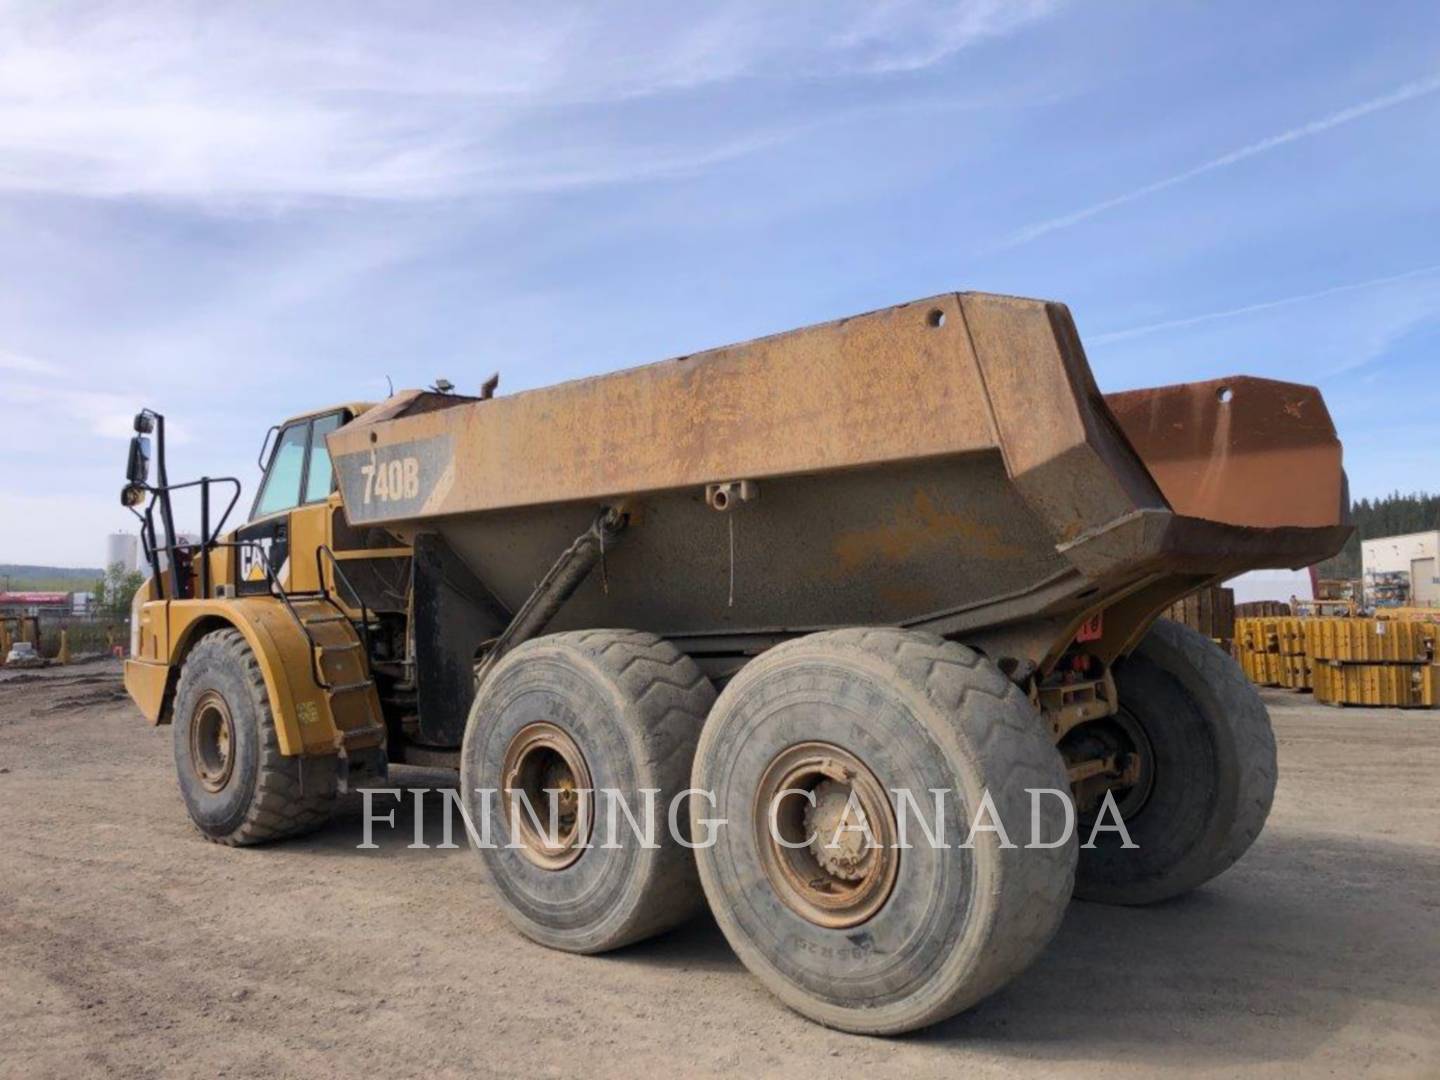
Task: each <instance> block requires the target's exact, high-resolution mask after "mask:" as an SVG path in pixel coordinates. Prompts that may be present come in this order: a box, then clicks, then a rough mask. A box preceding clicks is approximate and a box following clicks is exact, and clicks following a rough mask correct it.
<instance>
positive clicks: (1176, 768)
mask: <svg viewBox="0 0 1440 1080" xmlns="http://www.w3.org/2000/svg"><path fill="white" fill-rule="evenodd" d="M1115 684H1116V688H1117V689H1118V691H1119V697H1120V710H1121V712H1122V713H1123V714H1125V716H1126V717H1128V718H1129V719H1130V720H1133V721H1134V722H1135V723H1136V724H1138V725H1139V727H1140V729H1141V730H1142V731H1143V732H1144V735H1145V741H1147V742H1148V744H1149V746H1148V748H1147V749H1148V751H1149V752H1150V753H1151V754H1152V755H1153V781H1152V782H1151V785H1150V790H1149V794H1148V796H1147V797H1146V798H1145V801H1144V804H1143V805H1141V806H1140V807H1139V808H1138V809H1137V810H1135V811H1134V812H1133V813H1132V814H1131V815H1130V816H1127V817H1126V818H1125V827H1126V830H1127V831H1128V833H1129V835H1130V839H1131V841H1132V842H1133V843H1135V844H1138V845H1139V846H1138V847H1137V848H1134V849H1124V848H1122V847H1121V843H1122V839H1121V837H1120V836H1119V834H1118V833H1114V832H1102V833H1100V834H1099V835H1097V836H1096V838H1095V847H1094V848H1082V849H1081V851H1080V866H1079V870H1078V872H1077V876H1076V882H1075V895H1076V896H1077V897H1079V898H1080V899H1083V900H1097V901H1101V902H1103V903H1110V904H1150V903H1155V902H1156V901H1160V900H1168V899H1169V898H1171V897H1173V896H1179V895H1181V894H1182V893H1187V892H1189V891H1190V890H1191V889H1194V888H1196V887H1198V886H1200V885H1202V884H1204V883H1205V882H1207V881H1209V880H1210V879H1211V878H1213V877H1215V876H1216V875H1217V874H1220V873H1222V872H1223V871H1225V870H1227V869H1228V868H1229V867H1230V866H1232V865H1234V863H1235V861H1236V860H1237V859H1239V858H1240V856H1241V855H1243V854H1244V853H1245V851H1246V850H1247V849H1248V848H1249V847H1250V845H1251V844H1252V843H1254V842H1255V838H1256V837H1257V836H1259V835H1260V831H1261V829H1263V828H1264V827H1265V819H1266V817H1268V816H1269V813H1270V805H1271V803H1272V802H1273V801H1274V798H1275V780H1276V775H1277V770H1276V762H1275V736H1274V733H1273V732H1272V731H1271V728H1270V716H1269V713H1267V712H1266V710H1265V704H1264V702H1262V701H1261V700H1260V695H1259V694H1257V693H1256V692H1255V688H1254V686H1252V685H1251V684H1250V682H1249V680H1248V679H1246V678H1245V675H1244V673H1243V672H1242V671H1241V670H1240V668H1239V665H1237V664H1236V663H1235V661H1234V660H1232V659H1231V658H1230V657H1229V656H1228V655H1226V653H1225V652H1224V651H1223V650H1221V649H1220V648H1219V646H1217V645H1216V644H1215V643H1214V642H1213V641H1211V640H1210V639H1209V638H1207V637H1205V636H1204V635H1203V634H1201V633H1199V632H1198V631H1196V630H1192V629H1190V628H1189V627H1187V626H1182V625H1181V624H1179V623H1175V622H1172V621H1170V620H1169V619H1161V620H1159V621H1158V622H1156V623H1155V625H1154V627H1153V628H1152V629H1151V630H1150V632H1149V633H1148V634H1147V635H1146V637H1145V638H1144V640H1143V641H1141V643H1140V645H1139V647H1138V648H1137V649H1136V650H1135V652H1134V653H1132V654H1131V655H1130V656H1129V657H1127V658H1126V659H1125V660H1124V661H1122V662H1121V663H1120V664H1119V665H1117V666H1116V669H1115ZM1117 801H1120V800H1118V799H1117ZM1107 823H1108V822H1107ZM1079 832H1080V835H1081V836H1082V837H1086V836H1088V835H1089V824H1088V823H1087V822H1084V821H1082V822H1081V824H1080V827H1079Z"/></svg>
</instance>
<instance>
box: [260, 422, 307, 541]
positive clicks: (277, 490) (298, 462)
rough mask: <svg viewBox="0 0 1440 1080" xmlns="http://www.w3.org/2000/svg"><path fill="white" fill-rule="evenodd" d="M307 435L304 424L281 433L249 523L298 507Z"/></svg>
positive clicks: (291, 426) (296, 425)
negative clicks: (255, 519)
mask: <svg viewBox="0 0 1440 1080" xmlns="http://www.w3.org/2000/svg"><path fill="white" fill-rule="evenodd" d="M309 431H310V424H309V422H308V421H307V422H305V423H300V424H291V425H290V426H289V427H287V428H286V429H285V430H284V431H282V432H280V438H279V439H278V440H277V441H276V443H275V452H274V453H273V454H271V456H270V468H269V469H267V470H266V472H265V483H264V486H263V487H261V489H260V497H259V498H258V499H256V500H255V512H254V513H252V514H251V515H250V517H251V519H252V520H253V519H254V518H262V517H265V516H266V515H268V514H274V513H276V512H278V511H280V510H288V509H290V508H291V507H292V506H297V505H299V502H300V478H301V476H303V475H304V472H305V446H306V443H307V441H308V435H309Z"/></svg>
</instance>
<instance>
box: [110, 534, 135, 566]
mask: <svg viewBox="0 0 1440 1080" xmlns="http://www.w3.org/2000/svg"><path fill="white" fill-rule="evenodd" d="M116 563H119V564H120V565H121V567H122V568H123V569H124V571H125V573H127V574H128V573H131V572H132V571H135V570H138V569H140V538H139V537H138V536H136V535H135V534H134V533H123V532H117V533H111V534H110V535H109V536H107V537H106V538H105V569H106V570H109V569H110V567H112V566H114V565H115V564H116Z"/></svg>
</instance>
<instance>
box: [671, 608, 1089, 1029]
mask: <svg viewBox="0 0 1440 1080" xmlns="http://www.w3.org/2000/svg"><path fill="white" fill-rule="evenodd" d="M691 785H692V786H693V787H696V788H701V789H705V790H709V791H714V792H715V793H716V796H717V805H716V806H715V807H714V808H713V810H710V811H709V813H708V815H706V814H705V810H706V808H702V807H700V806H698V805H697V806H696V807H695V821H694V822H693V823H692V826H691V828H692V832H694V833H695V834H696V835H697V837H698V838H700V839H702V840H703V839H704V832H703V829H704V824H703V822H702V816H709V817H713V818H717V819H724V820H726V821H728V825H727V826H726V827H725V828H724V829H722V830H719V831H718V832H717V834H716V835H717V841H716V842H715V844H714V845H713V846H710V847H703V846H702V847H700V848H698V849H697V850H696V852H695V855H696V861H697V863H698V865H699V869H700V879H701V882H702V884H703V885H704V888H705V895H706V896H707V897H708V898H709V901H710V908H711V910H712V911H713V912H714V914H715V919H716V921H717V922H718V923H719V924H720V928H721V930H722V931H723V932H724V934H725V937H726V938H727V939H728V940H729V942H730V944H731V946H732V947H733V948H734V950H735V952H736V953H737V954H738V955H739V957H740V959H741V961H742V962H743V963H744V964H745V966H746V967H747V968H749V969H750V971H751V972H753V973H754V974H755V975H756V976H757V977H758V978H759V979H760V981H761V982H762V983H764V985H765V986H766V987H767V988H768V989H769V990H771V991H772V992H773V993H774V994H775V995H776V996H777V997H779V998H780V999H781V1001H783V1002H784V1003H785V1004H786V1005H789V1006H790V1007H791V1008H792V1009H794V1010H796V1011H797V1012H799V1013H802V1014H803V1015H805V1016H808V1017H810V1018H811V1019H813V1020H816V1021H819V1022H820V1023H822V1024H825V1025H827V1026H830V1027H835V1028H840V1029H842V1030H845V1031H851V1032H856V1033H860V1034H870V1035H890V1034H896V1033H899V1032H904V1031H911V1030H913V1029H915V1028H920V1027H924V1026H926V1025H928V1024H932V1023H935V1022H936V1021H938V1020H943V1019H944V1018H946V1017H948V1016H951V1015H953V1014H954V1013H957V1012H959V1011H961V1010H962V1009H965V1008H967V1007H969V1006H971V1005H973V1004H975V1003H976V1002H978V1001H979V1000H981V999H982V998H984V997H985V996H986V995H987V994H990V993H992V992H993V991H995V990H996V989H998V988H999V987H1000V986H1001V985H1003V984H1004V983H1005V982H1006V981H1008V980H1009V979H1011V978H1013V977H1014V976H1015V975H1017V974H1019V973H1020V972H1021V971H1023V970H1024V969H1025V968H1026V967H1028V966H1029V965H1030V963H1031V962H1032V961H1034V959H1035V958H1036V956H1038V955H1039V953H1040V951H1041V949H1043V948H1044V946H1045V944H1046V942H1048V941H1049V940H1050V938H1051V936H1052V935H1053V934H1054V932H1055V929H1056V928H1057V927H1058V926H1059V924H1060V920H1061V917H1062V916H1063V914H1064V912H1065V909H1066V906H1067V904H1068V903H1069V900H1070V895H1071V891H1072V889H1073V885H1074V873H1075V840H1074V837H1073V835H1072V836H1070V837H1069V838H1068V839H1067V838H1066V837H1065V803H1064V801H1063V800H1064V796H1065V793H1066V792H1067V791H1068V784H1067V781H1066V775H1065V768H1064V765H1063V763H1062V761H1061V759H1060V755H1059V753H1058V752H1057V751H1056V749H1055V747H1054V745H1053V744H1052V742H1051V741H1050V739H1049V737H1048V735H1047V733H1046V730H1045V726H1044V724H1043V722H1042V720H1041V718H1040V716H1039V714H1038V713H1037V711H1036V710H1035V708H1034V706H1033V705H1032V704H1031V703H1030V701H1029V699H1028V698H1027V697H1026V696H1025V694H1024V693H1023V692H1021V691H1020V689H1019V688H1018V687H1016V686H1015V685H1014V684H1013V683H1011V682H1010V680H1008V679H1007V678H1006V677H1005V676H1004V675H1003V674H1002V673H1001V672H1000V670H999V669H998V668H996V667H995V666H994V665H993V664H992V663H990V662H989V661H988V660H986V659H984V658H983V657H981V656H980V655H979V654H977V653H975V652H973V651H971V650H970V649H967V648H966V647H964V646H963V645H958V644H955V643H953V642H948V641H945V640H943V639H941V638H938V637H934V636H932V635H929V634H921V633H915V632H911V631H902V630H893V629H850V630H838V631H829V632H825V633H819V634H812V635H809V636H807V637H804V638H800V639H797V640H795V641H791V642H787V643H786V644H783V645H780V646H777V647H776V648H774V649H771V650H770V651H769V652H767V653H765V654H764V655H762V656H761V657H760V658H758V659H757V660H754V661H752V662H751V663H750V664H749V665H747V666H746V667H745V668H744V669H743V670H742V671H741V672H740V673H739V674H738V675H737V676H736V677H735V679H734V680H733V681H732V682H731V683H730V684H729V686H727V687H726V688H725V690H724V692H723V693H722V694H721V695H720V699H719V701H718V702H717V703H716V706H715V709H714V711H713V712H712V713H711V716H710V719H709V720H708V721H707V723H706V725H705V731H704V733H703V734H702V735H701V738H700V747H699V749H698V751H697V752H696V757H695V770H694V774H693V776H692V778H691ZM780 785H783V786H780ZM1036 788H1045V789H1050V790H1051V791H1053V792H1055V794H1054V795H1051V796H1042V797H1041V801H1040V804H1039V805H1040V819H1041V824H1040V829H1039V830H1038V831H1039V833H1040V834H1041V835H1040V839H1041V840H1042V841H1047V842H1053V841H1060V842H1059V843H1058V844H1057V845H1056V846H1053V847H1048V848H1034V849H1030V848H1027V847H1026V846H1025V844H1026V843H1027V842H1028V840H1029V838H1030V835H1031V816H1030V815H1031V803H1030V796H1029V795H1028V794H1027V789H1036ZM896 789H908V790H909V791H910V792H912V793H913V795H912V797H913V798H914V800H915V805H916V806H918V807H919V810H918V817H917V816H916V810H915V809H914V808H909V809H906V810H904V811H901V809H900V806H901V797H900V796H899V795H896V794H895V790H896ZM932 789H941V790H943V791H945V792H947V793H948V794H947V795H946V796H944V797H943V800H944V801H943V814H941V815H937V814H936V812H935V808H934V803H933V801H931V800H932V799H933V795H932ZM786 790H788V791H791V792H796V791H799V792H807V791H808V792H809V793H810V794H809V795H806V796H805V798H804V799H803V800H801V799H799V798H797V796H796V795H794V794H791V795H788V796H783V795H780V793H781V792H784V791H786ZM986 793H988V794H989V797H990V799H991V800H992V803H993V808H994V811H995V813H996V815H997V816H998V817H999V819H1000V823H1001V824H1002V825H1003V826H1004V828H1005V829H1006V831H1007V832H1008V833H1009V836H1010V840H1011V842H1012V843H1013V844H1014V845H1015V846H1013V847H1005V846H1003V844H1002V841H1001V839H1000V838H999V836H998V835H997V834H995V833H994V832H990V831H979V832H977V834H976V836H975V838H974V842H973V847H972V848H969V849H966V848H963V847H960V846H958V845H961V844H963V843H964V842H965V841H966V839H967V835H968V833H969V831H970V823H971V822H974V823H976V824H989V823H991V817H990V814H989V811H988V810H986V811H984V812H983V813H982V807H983V800H984V796H985V794H986ZM812 795H813V796H814V802H813V803H812V802H811V801H810V799H811V796H812ZM777 796H779V799H780V801H778V802H776V801H775V800H776V797H777ZM852 799H853V800H855V805H856V806H858V808H859V809H860V810H861V811H863V812H864V817H865V819H866V821H867V822H871V823H873V824H872V834H873V842H874V843H875V844H877V845H879V846H878V847H876V848H874V849H868V848H867V849H866V850H864V851H863V852H860V851H857V850H856V848H855V847H854V846H851V847H849V849H848V850H846V845H850V844H852V837H853V844H861V843H863V844H868V843H870V842H871V839H872V838H871V837H870V836H862V835H860V834H856V833H847V834H846V836H845V839H844V840H842V841H841V842H840V844H838V845H830V844H826V843H824V842H823V840H822V834H823V832H825V831H829V832H830V833H831V838H832V839H834V838H836V837H838V836H839V833H838V832H837V831H836V830H835V829H834V828H832V827H831V826H832V825H836V824H837V823H838V822H839V821H841V820H846V819H844V818H843V817H837V814H836V808H837V807H838V806H839V805H840V803H841V802H842V801H844V802H846V803H848V802H849V801H850V800H852ZM771 805H774V806H776V807H777V811H776V813H775V814H774V829H775V831H774V833H773V836H774V837H778V838H780V839H783V840H784V841H785V844H787V845H789V844H800V845H806V846H803V847H802V848H801V849H799V850H798V851H797V850H795V849H792V848H788V847H784V846H782V845H781V844H779V843H778V842H777V841H776V839H774V838H772V834H771V824H770V814H771V810H770V806H771ZM796 805H799V807H800V819H799V821H798V825H799V828H797V827H796V826H797V819H796V813H795V808H794V807H795V806H796ZM762 817H763V819H764V820H763V821H762ZM904 818H908V825H906V826H904V829H905V832H904V839H905V841H906V842H907V843H908V844H909V845H910V846H908V847H904V846H900V847H898V848H897V847H895V846H892V845H895V844H898V843H899V840H900V835H901V834H900V828H901V826H900V825H899V822H900V821H901V820H902V819H904ZM922 819H923V820H925V821H927V822H928V823H930V824H931V825H932V826H933V825H934V824H935V822H936V821H943V826H944V832H943V834H941V833H940V832H939V830H938V829H937V830H935V832H936V836H935V839H936V840H938V841H939V842H940V843H943V844H944V845H946V846H945V847H937V846H935V845H933V844H932V843H931V841H930V839H929V838H927V835H926V834H925V833H924V832H922V831H920V825H919V822H920V820H922ZM848 821H849V823H850V825H851V827H852V828H853V827H855V826H856V825H857V824H858V821H859V815H857V814H855V813H854V812H853V811H852V816H851V817H850V818H849V819H848ZM1017 834H1020V835H1017ZM886 837H890V838H892V839H891V842H890V843H888V844H887V842H886Z"/></svg>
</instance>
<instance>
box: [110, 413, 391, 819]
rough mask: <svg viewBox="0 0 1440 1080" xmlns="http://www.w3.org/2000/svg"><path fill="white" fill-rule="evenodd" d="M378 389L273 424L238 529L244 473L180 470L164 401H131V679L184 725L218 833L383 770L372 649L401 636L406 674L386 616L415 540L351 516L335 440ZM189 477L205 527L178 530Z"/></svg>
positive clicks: (191, 770)
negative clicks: (170, 473)
mask: <svg viewBox="0 0 1440 1080" xmlns="http://www.w3.org/2000/svg"><path fill="white" fill-rule="evenodd" d="M370 407H371V406H370V405H369V404H367V403H350V404H345V405H338V406H333V407H331V408H327V409H320V410H317V411H314V412H310V413H305V414H302V415H300V416H295V417H291V418H290V419H288V420H286V421H284V422H283V423H281V424H278V425H276V426H275V427H274V428H272V429H271V431H270V432H269V433H268V434H267V437H266V439H265V443H264V445H263V446H262V448H261V454H260V459H259V461H260V465H261V468H262V470H263V472H262V478H261V482H260V485H259V488H258V490H257V492H256V495H255V498H254V500H253V502H252V503H251V504H250V507H249V516H248V520H246V521H245V523H244V524H242V525H239V526H237V527H236V528H234V529H233V530H231V531H230V532H228V533H223V532H222V530H223V529H224V528H225V525H226V521H227V519H228V517H229V515H230V514H231V513H232V512H233V510H234V508H235V506H236V505H237V503H238V501H239V494H240V485H239V482H238V481H237V480H235V479H234V478H229V477H226V478H209V477H207V478H202V479H201V480H199V481H194V482H192V483H189V484H176V485H170V484H169V483H168V479H167V477H166V475H165V470H166V466H165V457H164V418H163V417H161V416H159V415H157V414H154V413H149V412H145V413H141V414H140V416H138V417H137V418H136V436H135V440H134V442H133V444H132V451H131V455H130V470H129V472H130V476H129V485H128V486H127V487H126V489H125V493H124V500H125V502H126V504H127V505H129V506H131V507H132V509H135V510H136V512H137V514H138V515H139V516H140V518H141V522H142V532H143V534H144V537H145V548H146V552H147V557H148V559H149V561H150V577H149V579H148V580H147V581H146V583H145V585H144V586H143V587H142V588H141V590H140V591H139V592H138V593H137V595H136V598H135V601H134V607H133V611H132V626H131V649H130V653H131V655H130V657H129V659H127V661H126V663H125V685H126V688H127V690H128V691H129V692H130V694H131V696H132V697H133V698H134V699H135V701H136V703H137V704H138V705H139V706H140V709H141V711H142V712H143V713H144V715H145V716H146V718H147V719H148V720H149V721H150V722H151V723H152V724H160V723H175V724H176V725H177V726H178V727H179V728H181V729H183V732H181V731H177V745H176V758H177V766H178V767H179V768H178V771H179V776H180V783H181V789H182V792H183V793H184V795H185V797H186V801H187V803H188V804H189V808H190V811H191V814H192V817H194V818H195V819H196V823H197V824H198V825H199V826H200V828H201V829H202V831H205V832H206V833H207V835H210V836H211V837H212V838H214V839H217V840H220V841H222V842H229V843H244V842H252V841H255V840H260V839H266V838H270V837H275V836H280V835H285V834H287V833H288V832H292V831H295V829H297V828H300V827H304V826H305V825H306V824H307V823H311V822H313V821H314V820H318V819H321V818H322V816H323V815H324V814H326V813H328V807H329V803H330V802H331V801H332V800H333V798H334V796H335V794H336V793H338V792H340V791H344V790H346V789H347V788H348V787H350V786H352V785H353V784H355V783H356V782H357V781H358V780H359V779H360V778H361V777H367V778H375V777H383V776H384V775H385V771H386V756H385V742H386V731H385V724H384V720H383V712H382V708H381V704H380V701H379V696H378V691H377V686H376V679H377V678H378V677H379V672H378V671H377V670H376V664H375V663H374V661H376V660H378V661H380V667H383V666H384V660H385V658H386V657H387V656H390V655H392V652H391V650H393V655H394V656H395V657H396V660H397V662H396V663H395V664H393V665H391V669H390V672H389V675H390V681H391V682H392V683H397V684H398V683H402V682H403V663H402V662H400V657H401V656H402V655H403V651H404V642H403V631H402V632H401V635H400V640H399V641H398V642H397V641H392V640H387V639H386V638H385V633H386V626H387V620H388V621H389V622H392V623H395V624H397V625H403V622H404V617H405V603H406V593H407V587H406V582H405V581H404V576H405V571H406V568H407V567H408V563H409V559H410V549H409V548H408V547H407V546H405V545H403V544H401V543H399V542H398V541H397V540H395V539H394V537H392V536H390V535H389V534H388V533H385V532H384V530H354V529H350V528H349V527H348V526H347V525H346V523H345V519H344V513H343V510H342V508H341V505H340V497H339V494H338V492H337V490H336V482H335V476H334V470H333V468H332V466H331V460H330V454H329V451H328V449H327V448H326V444H325V436H326V435H328V434H330V433H331V432H333V431H336V430H338V429H340V428H341V427H343V426H344V425H346V424H348V423H350V422H351V421H353V420H354V419H355V418H356V417H357V416H359V415H361V414H363V413H364V412H365V411H367V410H368V409H369V408H370ZM152 435H153V437H154V439H155V443H156V451H157V461H156V465H157V467H158V470H159V478H158V481H157V483H156V484H155V485H154V486H153V487H152V486H150V485H149V484H148V476H147V473H148V468H149V458H150V453H151V451H150V438H151V436H152ZM185 488H196V489H198V492H199V497H200V507H201V537H200V539H199V540H198V541H194V542H186V541H184V540H183V539H181V538H180V534H179V533H178V532H177V531H176V529H175V525H174V519H173V518H174V511H173V509H172V507H171V506H170V495H171V494H172V493H173V492H175V491H179V490H181V489H185ZM147 497H148V498H149V505H144V506H143V509H141V507H142V505H143V504H144V503H145V501H146V499H147ZM220 499H225V500H227V504H226V505H225V506H224V507H223V509H222V510H221V512H220V513H219V520H218V521H216V522H215V523H214V524H212V523H211V521H210V518H211V516H212V513H213V512H214V511H215V510H216V509H217V507H218V504H219V500H220ZM157 517H158V518H159V520H157ZM167 538H173V539H167ZM397 578H398V579H399V580H398V581H397V580H396V579H397ZM367 645H368V646H369V648H370V650H371V652H372V655H371V656H370V657H367V655H366V651H365V650H366V647H367ZM241 714H244V715H241ZM182 735H183V737H181V736H182ZM241 774H243V775H241Z"/></svg>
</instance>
